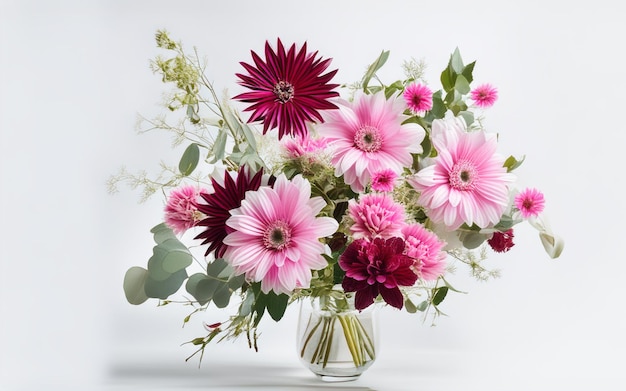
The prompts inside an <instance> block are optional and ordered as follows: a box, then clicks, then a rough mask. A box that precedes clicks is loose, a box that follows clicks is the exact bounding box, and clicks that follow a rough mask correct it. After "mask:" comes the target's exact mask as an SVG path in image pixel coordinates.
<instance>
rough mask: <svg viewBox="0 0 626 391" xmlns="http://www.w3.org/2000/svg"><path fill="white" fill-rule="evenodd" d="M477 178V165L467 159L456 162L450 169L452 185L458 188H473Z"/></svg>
mask: <svg viewBox="0 0 626 391" xmlns="http://www.w3.org/2000/svg"><path fill="white" fill-rule="evenodd" d="M477 179H478V172H477V171H476V167H474V165H473V164H472V163H470V162H468V161H467V160H461V161H458V162H456V163H455V164H454V166H453V167H452V171H450V186H452V187H453V188H455V189H456V190H473V189H474V188H475V187H476V180H477Z"/></svg>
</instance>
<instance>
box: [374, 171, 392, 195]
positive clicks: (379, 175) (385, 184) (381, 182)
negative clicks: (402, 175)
mask: <svg viewBox="0 0 626 391" xmlns="http://www.w3.org/2000/svg"><path fill="white" fill-rule="evenodd" d="M397 177H398V175H397V174H396V173H395V172H393V171H392V170H389V169H386V170H382V171H378V172H375V173H374V175H373V176H372V189H373V190H375V191H385V192H390V191H392V190H393V185H394V182H395V180H396V178H397Z"/></svg>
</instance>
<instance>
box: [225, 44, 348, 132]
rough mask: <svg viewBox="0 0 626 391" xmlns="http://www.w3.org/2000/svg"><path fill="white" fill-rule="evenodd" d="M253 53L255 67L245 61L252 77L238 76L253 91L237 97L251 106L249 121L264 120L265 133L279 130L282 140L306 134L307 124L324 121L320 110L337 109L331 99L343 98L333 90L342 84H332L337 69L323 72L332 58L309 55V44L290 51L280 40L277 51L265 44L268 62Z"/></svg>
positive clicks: (242, 83) (294, 47)
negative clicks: (287, 136)
mask: <svg viewBox="0 0 626 391" xmlns="http://www.w3.org/2000/svg"><path fill="white" fill-rule="evenodd" d="M251 53H252V59H253V60H254V66H253V65H250V64H247V63H245V62H241V63H240V64H241V65H242V66H243V67H244V68H245V69H246V71H248V75H244V74H240V73H237V77H239V78H240V79H241V80H240V81H239V84H241V85H242V86H244V87H246V88H249V89H250V90H252V91H250V92H244V93H242V94H239V95H237V96H235V97H234V99H238V100H240V101H242V102H246V103H251V105H250V106H248V107H247V108H245V109H244V111H252V112H253V113H252V115H251V116H250V119H249V120H248V122H254V121H262V122H263V134H265V133H266V132H267V131H268V130H270V129H274V128H278V139H281V138H282V137H283V136H284V135H286V134H290V135H299V134H300V135H306V134H307V133H308V130H307V128H306V123H307V122H323V119H322V116H321V114H320V112H319V111H320V110H328V109H336V108H337V106H335V105H334V104H333V103H331V102H329V99H330V98H333V97H336V96H339V93H338V92H336V91H332V90H333V89H334V88H336V87H337V86H339V85H338V84H328V83H329V82H330V80H331V79H332V78H333V76H335V74H336V73H337V70H336V69H335V70H333V71H330V72H328V73H326V74H323V75H322V73H323V72H324V71H325V70H326V68H328V66H329V65H330V61H331V60H330V59H326V60H322V59H321V58H316V56H317V52H314V53H307V46H306V42H305V43H304V45H302V48H300V50H299V51H298V52H297V53H296V45H295V44H293V45H291V47H290V48H289V51H288V52H285V48H284V46H283V44H282V42H281V41H280V39H278V44H277V51H276V52H274V50H273V49H272V48H271V47H270V44H269V42H267V41H266V42H265V61H264V60H263V59H261V57H259V56H258V55H257V54H256V53H255V52H253V51H252V52H251Z"/></svg>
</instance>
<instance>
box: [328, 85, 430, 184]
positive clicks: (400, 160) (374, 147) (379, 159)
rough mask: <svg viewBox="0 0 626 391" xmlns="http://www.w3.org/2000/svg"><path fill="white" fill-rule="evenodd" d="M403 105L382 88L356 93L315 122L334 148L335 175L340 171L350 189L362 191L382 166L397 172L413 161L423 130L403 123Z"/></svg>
mask: <svg viewBox="0 0 626 391" xmlns="http://www.w3.org/2000/svg"><path fill="white" fill-rule="evenodd" d="M404 107H405V106H404V103H403V101H402V100H401V99H396V98H391V99H389V100H387V99H386V98H385V94H384V93H382V92H380V93H376V94H373V95H359V96H357V97H356V99H355V101H354V102H352V103H349V102H344V103H343V104H342V105H341V107H340V108H339V110H333V111H329V112H327V113H326V119H327V121H326V123H324V124H322V125H320V126H318V132H319V133H320V135H322V136H323V137H326V138H327V139H329V140H330V143H331V146H332V147H333V148H334V152H333V158H332V163H333V165H335V175H336V176H338V177H339V176H342V175H343V178H344V181H345V183H347V184H348V185H350V187H351V188H352V190H353V191H355V192H357V193H358V192H362V191H363V189H364V186H365V185H367V184H369V182H370V180H371V178H372V175H374V174H375V173H377V172H379V171H382V170H383V169H389V170H391V171H393V172H394V173H396V174H397V175H399V174H400V173H401V172H402V170H403V168H404V167H405V166H410V165H411V164H412V162H413V157H412V156H411V154H412V153H420V152H422V146H421V144H420V143H421V142H422V140H423V139H424V135H425V131H424V129H423V128H422V127H421V126H419V125H417V124H415V123H407V124H403V123H402V122H403V121H404V120H405V119H406V118H407V117H406V116H405V115H403V114H402V113H403V111H404Z"/></svg>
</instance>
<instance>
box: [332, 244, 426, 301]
mask: <svg viewBox="0 0 626 391" xmlns="http://www.w3.org/2000/svg"><path fill="white" fill-rule="evenodd" d="M404 249H405V243H404V239H402V238H397V237H394V238H390V239H381V238H376V239H374V240H373V241H372V242H369V241H368V240H366V239H358V240H355V241H354V242H352V243H350V245H349V246H348V248H347V249H346V251H344V253H343V254H342V255H341V257H339V266H341V268H342V269H343V270H345V271H346V276H345V277H344V279H343V283H342V286H343V289H344V290H345V291H346V292H356V296H355V300H354V306H355V308H356V309H358V310H362V309H365V308H367V307H368V306H370V305H371V304H372V303H373V302H374V300H375V299H376V297H378V294H380V295H381V296H382V297H383V300H385V302H387V303H388V304H389V305H391V306H393V307H396V308H398V309H401V308H402V305H403V304H404V298H403V296H402V292H401V291H400V288H399V286H411V285H413V284H415V281H417V274H415V273H414V272H413V270H412V269H411V266H412V265H413V263H414V262H415V260H414V259H413V258H411V257H409V256H407V255H406V254H403V252H404Z"/></svg>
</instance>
